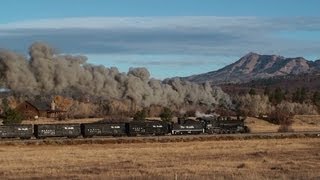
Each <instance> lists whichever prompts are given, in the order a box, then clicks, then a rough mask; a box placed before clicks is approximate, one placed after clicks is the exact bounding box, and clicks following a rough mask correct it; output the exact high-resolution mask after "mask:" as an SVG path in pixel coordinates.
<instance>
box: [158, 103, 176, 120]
mask: <svg viewBox="0 0 320 180" xmlns="http://www.w3.org/2000/svg"><path fill="white" fill-rule="evenodd" d="M160 118H161V120H162V121H166V122H170V121H172V118H173V113H172V111H171V109H170V108H168V107H165V108H164V109H163V111H162V112H161V114H160Z"/></svg>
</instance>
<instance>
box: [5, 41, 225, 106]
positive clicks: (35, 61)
mask: <svg viewBox="0 0 320 180" xmlns="http://www.w3.org/2000/svg"><path fill="white" fill-rule="evenodd" d="M29 55H30V59H27V58H24V57H23V56H21V55H18V54H16V53H13V52H10V51H7V50H2V51H1V52H0V75H1V77H0V78H1V85H2V87H5V88H9V89H11V90H12V91H13V92H15V93H19V94H26V95H30V96H36V95H43V94H47V95H48V94H61V95H68V96H73V97H74V96H75V95H79V96H81V95H89V96H94V97H100V98H103V99H118V100H130V101H132V102H134V103H135V104H137V105H139V106H142V107H147V106H150V105H162V106H170V105H175V106H180V105H183V104H191V105H219V104H228V102H229V97H228V96H227V95H226V94H225V93H223V91H222V90H221V89H220V88H218V87H214V88H212V87H211V86H210V85H209V84H202V85H199V84H194V83H191V82H185V81H181V80H180V79H178V78H176V79H170V80H165V81H160V80H156V79H153V78H151V79H150V73H149V72H148V70H147V69H146V68H130V70H129V72H128V73H120V72H119V71H118V69H117V68H106V67H104V66H96V65H92V64H89V63H86V61H87V58H86V57H84V56H71V55H59V54H57V53H55V51H54V49H53V48H51V47H49V46H48V45H46V44H43V43H34V44H33V45H32V46H31V47H30V48H29Z"/></svg>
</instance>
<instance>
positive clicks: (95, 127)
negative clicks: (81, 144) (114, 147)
mask: <svg viewBox="0 0 320 180" xmlns="http://www.w3.org/2000/svg"><path fill="white" fill-rule="evenodd" d="M81 134H82V135H83V137H93V136H124V135H126V126H125V123H88V124H81Z"/></svg>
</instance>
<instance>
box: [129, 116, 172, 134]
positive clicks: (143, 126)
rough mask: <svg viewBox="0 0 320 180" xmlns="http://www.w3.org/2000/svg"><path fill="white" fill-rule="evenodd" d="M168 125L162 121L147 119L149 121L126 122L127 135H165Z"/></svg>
mask: <svg viewBox="0 0 320 180" xmlns="http://www.w3.org/2000/svg"><path fill="white" fill-rule="evenodd" d="M168 126H169V125H168V124H167V123H165V122H162V121H157V120H149V121H141V122H139V121H132V122H130V123H126V129H127V134H128V136H137V135H142V136H143V135H156V136H159V135H165V134H167V133H168V131H169V127H168Z"/></svg>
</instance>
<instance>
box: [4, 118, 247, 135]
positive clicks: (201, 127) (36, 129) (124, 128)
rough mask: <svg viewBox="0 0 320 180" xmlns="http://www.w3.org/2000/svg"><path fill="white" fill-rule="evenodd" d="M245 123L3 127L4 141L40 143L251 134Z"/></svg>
mask: <svg viewBox="0 0 320 180" xmlns="http://www.w3.org/2000/svg"><path fill="white" fill-rule="evenodd" d="M248 132H249V128H248V127H247V126H245V125H244V120H243V119H231V118H225V117H218V118H214V117H210V118H198V119H197V120H191V119H179V120H178V122H177V123H166V122H163V121H157V120H148V121H132V122H129V123H84V124H37V125H34V126H32V125H6V126H0V138H20V139H30V138H32V137H35V138H37V139H43V138H49V137H67V138H77V137H84V138H91V137H98V136H114V137H116V136H162V135H168V134H171V135H181V134H214V133H248Z"/></svg>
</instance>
